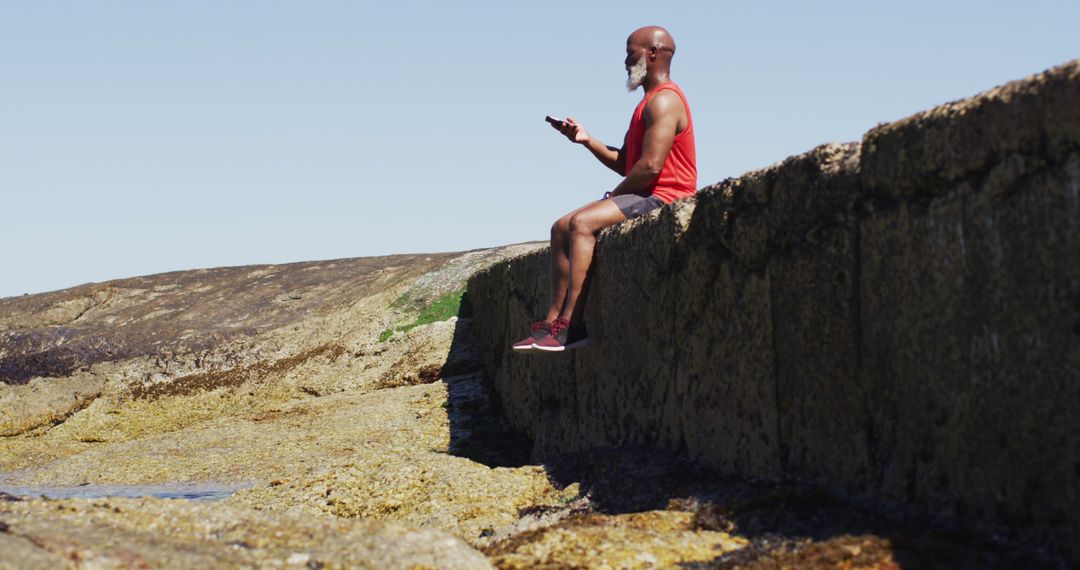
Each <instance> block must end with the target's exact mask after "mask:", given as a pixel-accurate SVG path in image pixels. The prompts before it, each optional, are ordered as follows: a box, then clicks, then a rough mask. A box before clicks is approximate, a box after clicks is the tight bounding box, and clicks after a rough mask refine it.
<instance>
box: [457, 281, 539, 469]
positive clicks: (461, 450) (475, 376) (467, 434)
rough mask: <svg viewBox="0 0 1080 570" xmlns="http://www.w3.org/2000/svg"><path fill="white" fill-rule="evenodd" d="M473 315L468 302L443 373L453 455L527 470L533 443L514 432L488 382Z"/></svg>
mask: <svg viewBox="0 0 1080 570" xmlns="http://www.w3.org/2000/svg"><path fill="white" fill-rule="evenodd" d="M470 314H471V310H470V307H469V303H468V299H467V298H466V299H464V300H463V302H462V304H461V310H460V312H459V315H458V320H457V324H456V327H455V329H454V338H453V341H452V342H451V345H450V352H449V354H448V356H447V359H446V363H445V364H444V365H443V367H442V370H441V371H440V376H441V378H442V381H443V382H444V383H445V384H446V387H447V392H448V398H447V416H448V417H449V419H450V453H451V454H453V455H457V456H459V457H465V458H468V459H471V460H473V461H476V462H478V463H483V464H484V465H487V466H488V467H520V466H522V465H528V464H529V463H530V461H529V457H530V455H531V454H532V441H531V440H529V438H528V437H526V436H525V435H523V434H520V433H518V432H516V431H515V430H514V429H513V428H512V427H511V426H510V423H509V422H508V421H507V420H506V416H505V414H504V413H503V410H502V408H501V406H500V405H499V400H498V398H497V397H495V394H494V391H493V389H492V387H491V384H490V383H489V382H488V381H487V380H486V378H485V377H484V373H483V371H482V370H481V368H482V366H481V362H482V360H481V355H480V348H479V343H478V342H477V340H476V337H475V336H473V333H472V319H471V318H470V316H471V315H470Z"/></svg>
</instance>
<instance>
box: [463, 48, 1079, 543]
mask: <svg viewBox="0 0 1080 570" xmlns="http://www.w3.org/2000/svg"><path fill="white" fill-rule="evenodd" d="M707 158H708V157H703V159H705V160H707ZM547 266H548V253H547V250H541V251H539V252H536V253H533V254H529V255H526V256H524V257H519V258H516V259H514V260H512V261H510V262H509V263H503V264H499V265H497V266H494V267H492V268H491V269H489V270H487V271H484V272H482V273H480V274H477V275H476V276H475V277H474V278H473V279H472V280H471V281H470V283H469V294H470V296H471V298H472V301H473V307H474V311H475V317H476V319H475V326H476V329H477V332H478V334H479V336H480V338H481V341H482V343H483V344H484V346H485V349H486V357H487V362H486V368H487V372H488V373H489V376H490V377H491V378H492V380H493V382H494V385H495V388H496V389H497V391H498V393H499V395H500V398H501V399H502V402H503V404H504V406H505V408H506V411H507V413H508V415H509V417H510V418H511V420H512V421H513V422H514V423H515V425H516V426H517V427H519V428H521V429H522V430H524V431H525V432H527V433H528V434H529V435H531V436H532V437H533V438H534V439H535V442H536V447H535V453H536V454H537V456H538V457H540V458H543V457H545V456H550V455H554V454H558V453H563V452H569V451H578V450H582V449H588V448H591V447H594V446H607V445H625V444H646V445H652V446H657V447H663V448H669V449H675V450H679V451H681V452H684V453H686V454H687V455H688V456H689V457H691V458H693V459H695V460H698V461H701V462H703V463H705V464H708V465H711V466H713V467H715V468H717V469H718V470H720V471H721V472H723V473H728V474H737V475H740V476H748V477H766V478H774V479H790V480H800V481H807V482H813V483H817V484H822V485H825V486H827V487H829V488H831V489H833V490H835V491H837V492H840V493H850V494H854V495H860V496H871V497H877V498H884V499H886V500H891V501H895V502H899V503H905V504H911V505H915V506H918V507H921V508H923V509H925V510H927V511H930V512H933V513H936V514H938V515H941V516H943V517H951V518H955V519H957V520H960V521H962V522H964V523H965V524H967V525H970V526H974V527H982V528H986V529H995V530H1002V529H1004V530H1006V531H1007V532H1009V533H1010V534H1012V535H1014V536H1016V537H1022V538H1029V539H1034V540H1038V541H1041V542H1045V543H1047V544H1051V545H1053V547H1054V548H1055V549H1058V550H1060V551H1062V552H1065V553H1067V554H1068V555H1069V556H1071V557H1072V558H1074V559H1077V560H1080V546H1077V545H1080V517H1078V516H1077V515H1076V513H1078V512H1080V60H1078V61H1074V62H1071V63H1069V64H1066V65H1063V66H1060V67H1058V68H1055V69H1052V70H1050V71H1048V72H1045V73H1043V74H1039V75H1037V76H1034V77H1031V78H1028V79H1025V80H1022V81H1017V82H1013V83H1010V84H1007V85H1005V86H1002V87H999V88H996V89H994V90H991V91H988V92H986V93H983V94H980V95H978V96H976V97H973V98H971V99H966V100H963V101H958V102H955V103H950V104H947V105H943V106H941V107H938V108H935V109H933V110H930V111H927V112H924V113H920V114H918V115H915V116H913V117H910V118H907V119H904V120H902V121H898V122H896V123H892V124H887V125H883V126H880V127H877V128H875V129H873V130H872V131H870V132H869V133H867V134H866V135H865V136H864V137H863V140H862V142H861V143H853V144H846V145H824V146H821V147H818V148H816V149H814V150H812V151H810V152H808V153H806V154H803V155H799V156H795V157H792V158H789V159H787V160H785V161H784V162H782V163H779V164H776V165H774V166H771V167H769V168H766V169H763V170H759V171H754V172H750V173H748V174H746V175H744V176H743V177H741V178H738V179H729V180H725V181H723V182H721V183H719V184H717V185H714V186H711V187H708V188H705V189H703V190H701V191H700V192H699V193H698V195H697V197H696V198H695V199H692V200H685V201H680V202H677V203H675V204H674V205H673V206H671V207H668V208H664V209H662V210H660V211H658V212H655V213H653V214H652V215H649V216H647V217H645V218H643V219H638V220H633V221H630V222H627V223H624V224H622V225H620V226H617V227H615V228H612V229H609V230H607V231H605V232H604V234H603V235H602V236H601V239H600V243H599V246H598V249H597V254H596V259H595V266H594V273H593V285H592V292H591V297H590V305H589V307H588V310H587V313H586V314H587V322H588V326H589V333H590V337H591V340H592V346H590V347H589V348H588V349H586V350H579V351H574V352H572V353H567V354H563V355H548V354H544V355H533V354H528V355H526V354H513V353H512V351H511V350H510V349H509V346H510V343H511V342H513V341H515V340H518V339H519V338H521V337H523V336H524V335H525V334H526V333H527V325H528V323H529V322H531V321H533V320H535V319H536V318H537V316H539V315H542V313H543V312H544V309H545V307H546V303H547V299H548V269H547Z"/></svg>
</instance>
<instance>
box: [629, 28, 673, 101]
mask: <svg viewBox="0 0 1080 570" xmlns="http://www.w3.org/2000/svg"><path fill="white" fill-rule="evenodd" d="M674 55H675V38H673V37H671V34H670V33H668V31H667V30H665V29H664V28H661V27H660V26H645V27H644V28H638V29H636V30H634V32H633V33H632V34H630V37H628V38H626V61H625V62H624V65H626V72H627V76H628V77H627V80H626V87H627V89H629V90H630V91H634V90H636V89H637V88H638V87H640V86H645V89H646V91H648V90H649V88H651V87H652V86H653V85H655V84H657V83H660V82H663V81H667V80H668V75H669V74H670V73H671V58H672V57H673V56H674Z"/></svg>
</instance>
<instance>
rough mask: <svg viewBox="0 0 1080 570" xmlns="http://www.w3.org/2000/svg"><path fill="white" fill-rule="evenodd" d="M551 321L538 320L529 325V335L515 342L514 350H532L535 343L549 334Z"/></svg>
mask: <svg viewBox="0 0 1080 570" xmlns="http://www.w3.org/2000/svg"><path fill="white" fill-rule="evenodd" d="M550 326H551V324H550V323H547V322H544V321H536V322H535V323H533V324H531V325H529V336H527V337H525V338H523V339H521V340H519V341H517V342H515V343H514V345H513V346H514V350H532V348H533V343H534V342H536V341H538V340H540V339H542V338H544V337H545V336H547V334H548V329H549V327H550Z"/></svg>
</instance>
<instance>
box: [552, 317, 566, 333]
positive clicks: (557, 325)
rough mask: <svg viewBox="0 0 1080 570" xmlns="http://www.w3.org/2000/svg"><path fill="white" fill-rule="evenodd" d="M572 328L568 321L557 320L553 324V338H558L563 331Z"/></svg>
mask: <svg viewBox="0 0 1080 570" xmlns="http://www.w3.org/2000/svg"><path fill="white" fill-rule="evenodd" d="M569 326H570V321H568V320H566V319H555V320H554V321H552V323H551V336H558V334H559V333H560V332H562V331H563V329H565V328H567V327H569Z"/></svg>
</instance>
